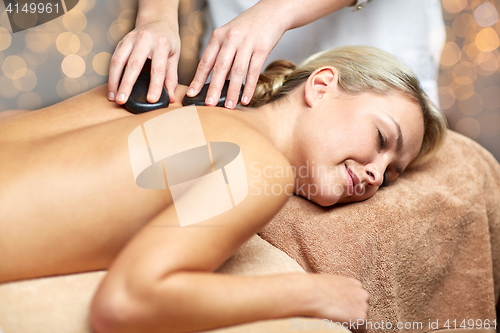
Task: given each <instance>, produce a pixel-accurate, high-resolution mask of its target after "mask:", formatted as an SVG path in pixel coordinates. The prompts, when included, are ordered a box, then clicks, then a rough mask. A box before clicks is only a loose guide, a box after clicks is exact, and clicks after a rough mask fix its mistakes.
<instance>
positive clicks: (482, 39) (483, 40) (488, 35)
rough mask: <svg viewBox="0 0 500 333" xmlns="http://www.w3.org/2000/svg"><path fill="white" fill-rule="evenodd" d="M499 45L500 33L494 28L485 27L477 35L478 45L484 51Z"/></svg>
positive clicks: (489, 50) (491, 49)
mask: <svg viewBox="0 0 500 333" xmlns="http://www.w3.org/2000/svg"><path fill="white" fill-rule="evenodd" d="M499 45H500V40H499V38H498V34H497V32H496V31H495V30H493V29H492V28H484V29H482V30H481V31H480V32H479V33H478V34H477V35H476V46H477V48H478V49H480V50H481V51H483V52H491V51H493V50H494V49H496V48H497V47H498V46H499Z"/></svg>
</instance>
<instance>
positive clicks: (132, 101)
mask: <svg viewBox="0 0 500 333" xmlns="http://www.w3.org/2000/svg"><path fill="white" fill-rule="evenodd" d="M150 79H151V76H150V75H149V73H144V72H143V73H141V74H139V77H138V78H137V81H136V82H135V84H134V88H132V92H131V93H130V96H129V98H128V100H127V103H125V105H124V106H125V109H127V110H128V111H129V112H131V113H134V114H138V113H144V112H148V111H153V110H156V109H160V108H166V107H168V105H169V104H170V98H169V96H168V93H167V89H165V86H163V87H162V92H161V96H160V99H159V100H158V102H156V103H149V102H148V101H147V99H146V97H147V94H148V88H149V81H150Z"/></svg>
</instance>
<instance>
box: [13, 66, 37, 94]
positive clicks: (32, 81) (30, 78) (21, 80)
mask: <svg viewBox="0 0 500 333" xmlns="http://www.w3.org/2000/svg"><path fill="white" fill-rule="evenodd" d="M12 82H13V83H14V86H15V87H16V88H17V89H18V90H20V91H31V90H33V89H34V88H35V87H36V84H37V82H38V78H37V76H36V74H35V72H33V71H32V70H31V69H29V68H28V69H27V70H26V71H25V72H24V75H17V76H16V78H15V79H13V80H12Z"/></svg>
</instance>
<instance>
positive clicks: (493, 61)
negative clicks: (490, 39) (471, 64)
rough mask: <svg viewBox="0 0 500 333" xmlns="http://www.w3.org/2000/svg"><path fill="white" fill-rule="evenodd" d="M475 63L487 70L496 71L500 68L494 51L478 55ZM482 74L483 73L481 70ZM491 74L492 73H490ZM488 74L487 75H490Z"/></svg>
mask: <svg viewBox="0 0 500 333" xmlns="http://www.w3.org/2000/svg"><path fill="white" fill-rule="evenodd" d="M475 63H476V64H477V65H478V66H479V67H480V68H481V69H482V70H484V71H486V72H495V71H496V70H497V69H498V60H497V57H496V54H495V53H493V52H482V53H480V54H479V55H478V56H477V57H476V61H475ZM479 73H480V74H483V73H481V72H479ZM489 74H491V73H489ZM489 74H487V75H489Z"/></svg>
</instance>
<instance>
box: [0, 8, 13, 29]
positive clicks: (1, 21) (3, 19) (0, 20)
mask: <svg viewBox="0 0 500 333" xmlns="http://www.w3.org/2000/svg"><path fill="white" fill-rule="evenodd" d="M0 26H2V27H3V28H5V29H7V31H9V32H11V31H12V28H11V26H10V22H9V17H8V16H7V11H4V12H3V13H2V14H1V15H0Z"/></svg>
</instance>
